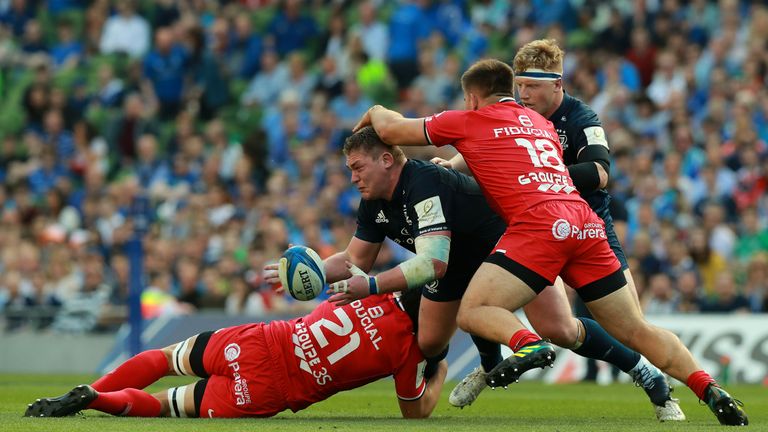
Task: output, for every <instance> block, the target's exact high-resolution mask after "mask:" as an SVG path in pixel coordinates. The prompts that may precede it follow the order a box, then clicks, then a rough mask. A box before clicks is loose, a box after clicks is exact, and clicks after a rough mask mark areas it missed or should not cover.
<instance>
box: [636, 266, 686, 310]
mask: <svg viewBox="0 0 768 432" xmlns="http://www.w3.org/2000/svg"><path fill="white" fill-rule="evenodd" d="M645 294H646V295H645V296H644V297H645V299H643V300H644V301H643V303H644V306H643V312H644V313H645V314H646V315H669V314H672V313H674V312H675V310H676V305H677V303H678V299H677V296H676V295H675V290H674V288H673V286H672V280H671V279H670V278H669V276H667V275H666V274H664V273H657V274H655V275H653V276H651V278H650V281H649V283H648V289H647V292H646V293H645Z"/></svg>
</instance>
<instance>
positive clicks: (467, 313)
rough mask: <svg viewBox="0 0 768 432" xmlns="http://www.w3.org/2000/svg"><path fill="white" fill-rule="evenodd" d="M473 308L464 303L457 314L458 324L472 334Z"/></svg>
mask: <svg viewBox="0 0 768 432" xmlns="http://www.w3.org/2000/svg"><path fill="white" fill-rule="evenodd" d="M471 316H472V307H471V306H470V305H469V304H465V303H463V302H462V304H461V307H459V312H458V313H457V314H456V324H458V326H459V328H460V329H462V330H464V331H465V332H467V333H472V331H471V329H472V319H471Z"/></svg>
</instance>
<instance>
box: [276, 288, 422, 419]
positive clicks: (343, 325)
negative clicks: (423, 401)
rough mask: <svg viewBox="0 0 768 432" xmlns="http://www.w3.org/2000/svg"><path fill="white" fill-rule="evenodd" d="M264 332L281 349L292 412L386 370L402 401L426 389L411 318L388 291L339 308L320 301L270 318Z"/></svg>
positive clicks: (366, 380) (361, 382)
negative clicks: (298, 312)
mask: <svg viewBox="0 0 768 432" xmlns="http://www.w3.org/2000/svg"><path fill="white" fill-rule="evenodd" d="M265 333H268V338H271V339H272V341H273V343H272V344H270V345H271V346H273V347H274V346H278V347H280V349H281V351H282V354H281V356H282V358H283V359H284V365H285V368H286V372H287V376H288V381H289V382H288V383H287V385H285V386H284V388H286V390H287V398H288V406H289V407H290V408H291V409H292V410H293V411H298V410H300V409H303V408H306V407H307V406H309V405H311V404H313V403H315V402H319V401H321V400H324V399H326V398H328V397H329V396H331V395H333V394H335V393H338V392H340V391H344V390H349V389H353V388H357V387H360V386H362V385H365V384H368V383H370V382H373V381H376V380H378V379H379V378H383V377H386V376H389V375H393V376H394V378H395V390H396V392H397V396H398V397H399V398H401V399H403V400H415V399H418V398H420V397H421V396H422V394H423V393H424V390H425V388H426V383H425V380H424V376H423V373H424V366H425V364H426V362H425V360H424V357H423V356H422V354H421V351H420V350H419V346H418V343H417V341H416V337H415V335H414V333H413V326H412V324H411V320H410V318H409V317H408V315H407V314H406V313H405V312H403V310H402V309H401V308H400V307H399V306H398V305H396V304H395V300H394V299H393V296H392V295H391V294H385V295H374V296H370V297H366V298H364V299H362V300H356V301H354V302H352V303H350V304H348V305H346V306H341V307H335V306H334V305H333V304H331V303H329V302H324V303H322V304H320V305H319V306H318V307H317V308H316V309H315V310H314V311H312V313H310V314H309V315H307V316H304V317H302V318H297V319H294V320H291V321H276V322H273V323H270V325H269V326H268V329H265ZM273 349H274V348H273Z"/></svg>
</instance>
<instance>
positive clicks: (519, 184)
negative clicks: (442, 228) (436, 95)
mask: <svg viewBox="0 0 768 432" xmlns="http://www.w3.org/2000/svg"><path fill="white" fill-rule="evenodd" d="M513 75H514V74H513V71H512V68H511V67H509V66H508V65H506V64H505V63H503V62H501V61H499V60H494V59H486V60H481V61H478V62H476V63H475V64H473V65H472V66H471V67H470V68H469V69H468V70H467V71H466V72H465V73H464V74H463V75H462V78H461V83H462V89H463V91H464V101H465V110H463V111H458V110H457V111H443V112H441V113H438V114H435V115H433V116H429V117H426V118H418V119H406V118H404V117H403V116H402V115H401V114H400V113H398V112H396V111H392V110H388V109H386V108H384V107H382V106H380V105H376V106H373V107H371V108H370V109H369V110H368V111H367V112H366V113H365V114H364V115H363V117H362V118H361V119H360V121H359V122H358V124H357V125H356V126H355V130H358V129H360V128H362V127H364V126H368V125H371V126H373V127H374V129H375V130H376V132H377V133H378V135H379V136H380V137H381V139H382V140H383V141H384V142H386V143H387V144H390V145H393V146H394V145H421V146H424V145H436V146H443V145H448V144H450V145H453V146H454V147H456V149H457V150H458V151H459V153H461V154H462V155H463V156H464V160H465V162H466V163H467V166H468V168H469V169H470V171H471V172H472V173H473V174H474V176H475V178H476V179H477V181H478V183H479V184H480V186H481V188H482V189H483V192H484V193H485V195H486V198H487V199H488V201H489V203H490V204H491V206H492V207H493V208H494V210H496V211H497V213H499V214H500V215H501V216H502V218H503V219H504V221H505V222H506V223H507V225H508V226H507V230H506V231H505V233H504V235H503V236H502V237H501V238H500V239H499V241H498V243H497V245H496V246H495V248H494V251H493V253H491V254H490V256H488V257H487V259H486V261H485V262H484V263H483V264H482V265H481V266H480V268H479V269H478V271H477V272H476V273H475V275H474V276H473V278H472V280H471V282H470V285H469V287H468V288H467V291H466V293H465V295H464V297H463V299H462V303H461V306H460V308H459V312H458V317H457V320H458V324H459V327H461V328H462V330H464V331H466V332H468V333H470V334H475V335H478V336H481V337H483V338H486V339H488V340H493V341H496V342H499V343H506V344H508V345H510V346H512V347H514V346H516V345H518V344H519V343H520V342H521V341H520V336H519V335H520V334H521V332H529V331H528V330H526V329H525V328H524V327H522V325H521V324H520V321H519V320H518V319H517V318H516V317H515V315H514V313H513V312H514V311H515V310H517V309H519V308H521V307H523V306H524V305H526V304H527V303H529V302H530V301H532V300H533V299H534V298H535V297H536V296H537V294H539V293H540V292H542V291H543V290H544V289H545V288H546V287H548V286H551V285H553V284H554V281H555V278H556V277H557V276H558V275H561V276H562V278H563V280H564V282H565V283H567V284H568V285H569V286H570V287H572V288H573V289H574V290H576V292H577V294H578V295H579V296H580V297H581V299H582V300H584V302H585V303H586V305H587V307H588V308H589V310H590V312H591V313H592V314H593V316H594V317H595V319H596V321H597V322H599V323H600V324H601V325H602V326H603V327H604V328H605V329H606V330H608V332H609V333H611V334H612V335H613V336H615V337H616V338H617V339H619V340H620V341H621V342H623V343H625V344H627V345H628V346H630V347H632V348H634V349H636V350H637V351H639V352H640V353H641V354H643V355H644V356H645V357H646V358H648V360H650V361H651V363H653V364H654V365H656V366H658V367H660V368H661V369H662V370H664V371H665V372H666V373H668V374H669V375H671V376H673V377H674V378H676V379H678V380H680V381H681V382H685V383H686V384H687V385H688V387H690V388H691V390H692V391H693V392H694V393H695V394H696V396H697V397H698V398H699V399H700V400H703V401H704V402H706V403H707V405H708V406H709V408H710V409H711V410H712V412H713V413H714V414H715V416H716V417H717V418H718V420H719V421H720V423H721V424H727V425H746V424H747V423H748V419H747V415H746V413H745V412H744V411H743V410H742V409H741V406H740V405H741V404H740V403H739V402H738V401H736V400H734V399H733V398H732V397H731V396H730V395H729V394H728V393H727V392H726V391H725V390H723V389H722V388H721V387H720V386H719V385H717V383H716V381H715V380H714V379H713V378H712V377H711V376H710V375H709V374H707V373H706V372H705V371H703V370H701V367H700V366H699V365H698V364H697V363H696V361H695V360H694V358H693V356H692V355H691V353H690V351H688V349H687V348H686V347H685V346H684V345H683V344H682V343H681V342H680V340H679V339H678V338H677V336H675V335H674V334H672V333H671V332H669V331H666V330H663V329H661V328H658V327H655V326H652V325H651V324H649V323H648V322H647V321H646V320H645V318H644V317H643V315H642V312H641V311H640V308H639V306H638V303H637V301H636V299H635V295H634V294H633V293H632V292H631V291H630V289H629V288H628V287H627V282H626V278H625V277H624V273H623V271H622V269H621V264H620V262H619V260H618V259H617V258H616V255H615V254H614V252H613V251H612V250H611V248H610V246H609V244H608V241H607V239H606V234H605V224H604V222H603V220H602V219H600V217H598V216H597V215H596V214H595V213H594V211H592V209H591V208H590V207H589V205H588V204H587V203H586V202H585V201H584V200H583V199H582V198H581V196H580V195H579V193H578V190H577V188H576V187H575V186H574V184H573V180H572V179H571V176H570V175H569V173H568V169H567V168H566V166H565V164H564V163H563V158H562V147H561V145H560V140H559V138H558V134H557V132H556V131H555V129H554V127H553V125H552V123H551V122H549V121H548V120H546V119H545V118H544V117H542V116H541V115H540V114H538V113H537V112H536V111H534V110H532V109H529V108H526V107H523V106H521V105H519V104H517V103H516V102H515V100H514V98H513V97H512V94H513ZM529 333H530V332H529ZM531 342H533V343H532V344H531V345H528V346H527V347H524V348H525V350H526V351H528V353H527V355H525V356H524V357H523V360H524V361H521V360H519V359H518V357H516V356H514V355H513V356H510V357H508V358H507V359H505V360H504V361H502V362H501V363H500V364H499V365H497V366H496V367H495V368H494V369H493V370H491V371H489V372H488V374H487V376H486V383H487V384H488V385H490V386H492V387H496V386H506V385H507V384H510V383H512V382H515V381H517V380H518V378H519V377H520V374H521V373H523V372H525V371H526V370H528V368H529V366H531V365H532V364H534V365H536V366H547V365H550V364H551V362H552V360H553V359H554V356H553V352H554V350H553V347H552V346H551V345H550V344H548V343H542V342H540V341H531ZM521 351H522V350H521ZM528 357H531V358H536V359H538V361H535V362H532V361H530V360H528Z"/></svg>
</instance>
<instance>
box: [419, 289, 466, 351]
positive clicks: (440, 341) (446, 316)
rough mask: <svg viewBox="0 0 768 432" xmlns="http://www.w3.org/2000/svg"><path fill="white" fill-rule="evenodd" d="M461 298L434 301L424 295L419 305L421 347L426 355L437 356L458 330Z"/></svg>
mask: <svg viewBox="0 0 768 432" xmlns="http://www.w3.org/2000/svg"><path fill="white" fill-rule="evenodd" d="M458 310H459V300H453V301H434V300H430V299H429V298H427V296H426V295H424V296H423V297H422V299H421V306H420V307H419V331H418V333H417V337H418V340H419V349H421V352H422V353H423V354H424V357H427V358H429V357H436V356H438V355H440V354H441V353H442V352H443V350H445V348H446V347H447V346H448V343H449V342H450V341H451V337H453V334H454V333H455V332H456V313H457V312H458Z"/></svg>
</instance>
